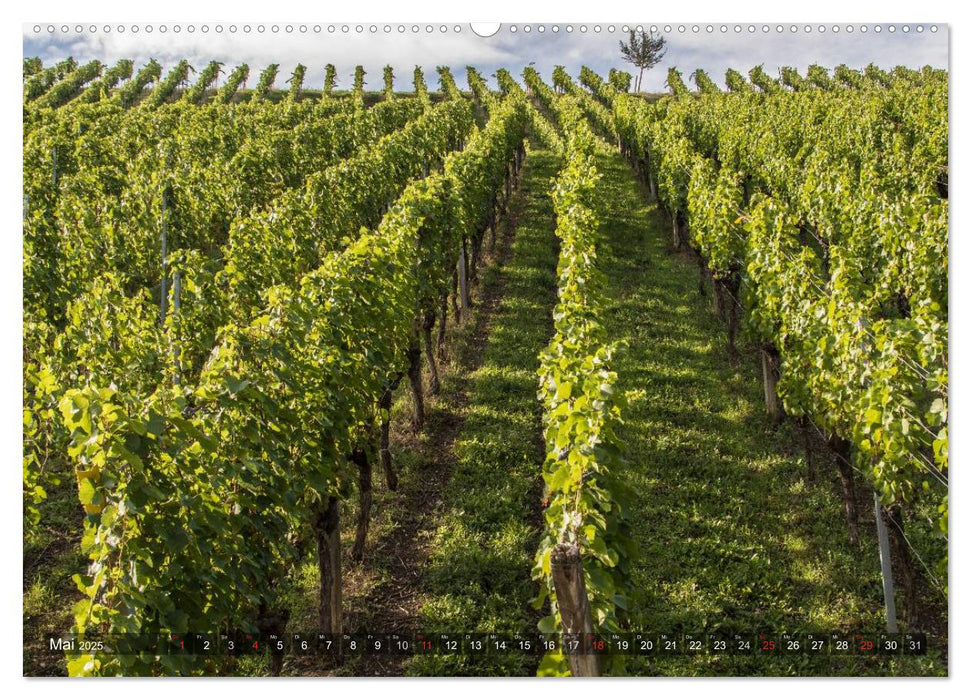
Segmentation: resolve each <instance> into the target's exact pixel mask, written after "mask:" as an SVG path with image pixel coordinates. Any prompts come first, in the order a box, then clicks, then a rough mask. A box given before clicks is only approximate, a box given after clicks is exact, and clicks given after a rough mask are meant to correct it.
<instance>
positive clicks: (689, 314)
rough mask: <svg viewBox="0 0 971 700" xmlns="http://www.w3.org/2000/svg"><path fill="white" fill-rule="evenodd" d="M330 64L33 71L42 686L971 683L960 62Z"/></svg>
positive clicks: (34, 647)
mask: <svg viewBox="0 0 971 700" xmlns="http://www.w3.org/2000/svg"><path fill="white" fill-rule="evenodd" d="M314 70H315V69H314V68H309V69H308V68H307V67H305V66H302V65H298V66H297V68H296V70H295V71H294V72H293V73H292V74H291V75H290V77H289V79H287V80H286V82H285V83H283V77H285V76H282V77H281V75H280V67H279V66H278V65H276V64H273V65H270V66H268V67H266V68H265V69H264V70H262V72H260V73H259V75H258V76H257V75H256V73H252V74H251V72H250V68H249V66H247V65H240V66H236V67H234V68H232V69H231V70H229V69H226V68H225V67H224V66H223V64H221V63H218V62H211V63H209V64H208V65H206V66H203V67H202V68H201V69H200V70H198V72H196V70H195V69H194V68H193V67H192V66H190V64H189V63H188V62H187V61H182V62H179V63H178V64H176V65H173V66H171V67H170V68H169V69H167V70H163V68H162V66H161V65H160V64H159V63H157V62H155V61H152V62H150V63H148V64H146V65H144V66H141V67H138V66H136V65H134V64H133V63H132V61H128V60H125V61H120V62H118V63H117V64H115V65H104V64H102V63H101V62H99V61H91V62H88V63H82V64H79V63H78V62H76V61H74V60H73V59H67V60H65V61H62V62H59V63H56V64H53V65H50V66H45V65H44V64H43V63H41V61H40V60H38V59H25V60H24V106H23V114H24V134H23V153H24V161H23V178H24V179H23V183H24V194H23V252H24V268H23V316H24V327H23V379H24V393H23V407H24V412H23V415H24V425H23V435H24V453H23V454H24V457H23V486H24V531H25V541H24V635H25V638H24V645H25V656H24V673H25V675H64V674H68V675H119V674H123V675H185V674H193V675H198V674H201V675H266V674H273V675H279V674H284V675H302V676H303V675H402V674H404V675H537V674H539V675H793V674H795V675H826V676H830V675H946V674H947V672H948V663H947V629H948V627H947V607H948V597H947V596H948V590H947V582H948V563H947V551H948V544H947V537H948V521H947V518H948V433H947V425H948V421H947V406H948V391H947V388H948V357H947V355H948V264H947V260H948V75H947V73H946V72H945V71H940V70H934V69H930V68H924V69H923V70H920V71H916V70H912V69H909V68H905V67H898V68H895V69H893V70H891V71H884V70H882V69H880V68H878V67H876V66H875V65H871V66H869V67H867V68H866V69H865V70H862V71H856V70H853V69H851V68H849V67H847V66H845V65H841V66H838V67H837V68H836V69H834V70H827V69H825V68H823V67H821V66H815V65H814V66H811V67H810V68H809V70H808V71H806V73H805V74H804V75H800V73H799V72H798V71H796V70H795V69H792V68H784V69H783V70H782V71H781V72H780V77H779V78H778V79H776V78H773V77H771V76H770V75H768V74H767V73H766V72H765V70H763V68H762V67H756V68H754V69H752V70H751V71H749V72H748V75H747V77H746V76H745V75H744V74H742V73H740V72H737V71H734V70H730V71H729V72H728V74H727V75H726V76H725V85H726V87H725V88H724V89H723V88H721V87H719V85H718V84H717V83H716V81H715V80H714V79H713V78H712V77H710V76H708V75H707V74H706V73H705V72H704V71H701V70H697V71H695V72H694V73H692V74H691V75H690V76H689V81H690V82H692V83H693V85H694V89H691V88H689V86H688V84H687V83H686V82H685V79H684V78H683V76H682V74H681V73H680V72H678V71H677V70H676V69H671V70H670V71H669V73H668V77H667V85H668V87H669V92H668V93H666V94H664V95H645V94H642V93H634V92H631V91H630V86H631V76H630V75H628V74H627V73H624V72H622V71H617V70H611V71H610V73H609V75H607V76H601V75H598V74H597V73H596V72H594V71H592V70H590V69H588V68H583V69H582V70H581V71H580V72H579V74H578V75H575V76H571V75H570V74H569V73H568V71H567V70H565V69H564V68H563V67H562V66H560V67H557V68H556V70H555V71H554V72H553V74H552V80H551V81H550V82H546V81H544V79H543V77H542V76H541V75H540V74H539V73H538V72H537V71H536V70H534V69H533V68H532V67H527V68H526V69H525V70H523V71H522V73H521V74H520V75H518V76H517V75H515V74H514V73H513V72H510V71H507V70H499V71H497V72H496V74H495V76H494V79H495V81H494V85H495V86H497V87H495V88H494V87H491V86H490V84H489V82H488V81H487V80H486V78H485V77H484V76H483V75H481V74H480V73H479V72H478V71H477V70H476V69H475V68H472V67H469V68H468V69H466V70H465V71H464V72H465V75H464V77H465V78H466V81H467V84H468V90H462V89H460V88H459V86H458V84H457V82H456V79H455V76H453V73H452V70H451V69H449V68H447V67H444V66H442V67H439V68H438V70H437V76H436V78H437V80H436V83H437V84H436V85H435V86H434V87H436V88H437V89H435V90H432V89H430V88H429V87H428V84H427V83H426V76H425V75H424V73H423V71H422V69H420V68H415V70H414V72H413V73H410V74H409V76H408V81H407V82H408V90H407V91H403V90H402V89H401V83H402V81H401V79H400V77H398V76H396V75H395V72H394V70H393V68H392V67H390V66H388V67H386V68H385V69H384V71H383V73H382V74H379V75H378V76H377V80H378V81H379V86H380V89H372V90H365V86H367V85H368V80H367V78H368V74H367V73H366V72H365V70H364V68H363V67H361V66H358V67H357V69H356V70H355V71H354V74H353V76H352V77H351V85H350V88H349V89H339V87H338V86H339V84H340V78H341V76H338V74H337V70H336V69H335V67H334V66H333V65H328V66H326V69H325V71H324V76H323V82H322V85H323V88H322V89H313V88H311V87H310V85H311V83H312V82H314V81H315V80H317V79H316V78H314V75H315V73H314ZM221 76H222V84H221V85H220V84H219V83H220V77H221ZM251 78H252V79H253V84H254V86H253V87H252V88H251V89H248V88H247V87H246V85H247V83H248V81H250V79H251ZM370 78H371V82H375V77H374V76H373V75H372V76H370ZM278 84H279V85H278ZM888 630H889V631H890V632H892V633H895V634H896V633H898V632H899V633H900V634H922V635H926V639H927V649H926V653H924V654H921V655H914V656H908V655H901V654H897V655H887V654H873V655H866V654H849V655H845V656H840V655H820V656H812V655H785V654H777V655H773V654H750V655H743V654H736V655H726V656H720V655H712V654H704V653H700V654H691V653H678V654H672V655H668V656H663V655H633V654H631V655H627V654H611V655H598V654H596V653H593V651H592V650H589V649H588V653H582V654H573V653H567V651H566V647H564V646H562V645H560V644H556V645H553V646H546V647H543V648H542V651H544V652H545V653H533V651H534V649H533V646H532V645H534V644H537V643H539V642H537V641H536V640H547V639H568V638H571V637H572V636H573V635H579V636H581V637H584V638H587V637H589V638H598V639H599V638H601V637H603V638H613V639H621V638H622V637H623V636H624V635H626V634H628V633H635V632H637V633H639V632H646V631H651V632H661V633H665V634H670V635H685V636H684V637H679V639H683V640H689V639H691V638H693V637H691V635H705V634H708V635H710V634H715V635H724V636H725V637H726V638H728V639H731V638H732V635H735V634H749V633H751V634H753V635H764V634H776V633H778V634H783V633H785V634H788V635H806V634H814V633H815V634H826V635H830V634H845V635H852V634H855V633H865V634H867V635H871V634H872V635H874V638H876V636H875V635H878V634H880V633H885V632H888ZM417 632H420V633H422V634H425V635H429V636H431V637H434V636H435V635H449V634H474V635H481V636H482V637H483V638H485V639H486V640H487V641H488V640H490V639H493V641H494V640H497V639H500V638H501V639H502V640H504V641H502V642H501V643H502V644H503V645H505V644H509V645H510V649H512V650H513V653H501V654H500V653H491V654H481V655H479V654H473V653H456V654H449V653H429V654H418V653H415V654H410V653H409V654H397V655H392V654H383V655H382V654H375V655H373V656H362V655H355V654H354V653H348V648H350V649H352V650H354V649H356V646H355V647H348V644H349V643H350V642H346V643H345V645H344V653H342V654H337V655H328V654H316V655H315V654H303V655H301V654H299V653H297V654H289V653H288V654H274V653H272V651H273V650H274V649H273V643H274V642H275V641H276V640H284V639H285V640H287V642H286V643H287V644H288V645H290V644H291V643H293V644H295V645H297V646H296V647H294V648H299V644H300V640H301V639H304V638H306V635H312V636H314V635H321V636H320V637H319V639H318V641H319V640H323V639H324V638H325V637H326V638H327V639H335V640H340V639H342V638H343V639H345V640H358V639H361V640H363V643H365V644H371V643H373V642H371V641H369V639H370V638H369V636H368V635H376V634H380V635H383V636H382V638H381V639H382V641H381V642H380V643H382V644H383V643H389V644H393V643H394V642H395V640H396V639H398V641H399V644H400V639H402V638H403V637H404V636H406V635H414V634H415V633H417ZM69 633H70V635H73V637H74V638H76V639H78V640H107V641H106V642H105V643H104V644H103V646H95V647H93V648H85V649H83V650H70V651H69V653H64V652H63V651H62V652H60V653H59V654H51V653H50V651H49V649H48V648H47V647H46V646H45V645H46V644H47V638H48V637H49V636H64V635H68V634H69ZM301 635H303V637H301ZM399 635H400V636H399ZM489 635H495V637H494V638H493V637H490V636H489ZM610 635H615V637H610ZM186 638H197V639H198V640H201V639H203V638H205V639H206V640H208V639H212V640H213V641H218V640H224V641H225V640H238V639H247V640H252V639H259V640H262V641H263V642H264V647H263V648H264V649H269V650H270V652H271V653H259V654H245V655H244V654H221V655H206V654H202V653H187V652H185V650H184V647H182V646H181V645H180V644H179V643H178V641H179V640H184V639H186ZM146 639H152V640H155V641H153V643H152V645H150V646H146V643H145V640H146ZM159 639H164V640H166V641H165V642H164V643H163V645H162V646H161V647H159V646H158V645H157V644H156V642H157V640H159ZM759 639H762V637H759ZM527 641H528V644H529V646H524V645H526V644H527ZM662 642H663V640H662ZM200 643H201V642H200ZM234 643H235V642H234ZM280 643H281V644H282V643H283V642H282V641H281V642H280ZM354 643H355V644H356V643H357V642H356V641H355V642H354ZM496 643H498V642H496ZM685 643H687V641H685ZM173 645H174V646H173ZM234 648H235V647H234ZM282 648H283V647H282V646H281V647H280V649H282ZM290 648H291V647H289V646H288V649H290ZM472 648H475V647H472ZM501 648H502V649H503V650H505V649H506V647H505V646H503V647H501ZM679 649H680V647H679ZM399 650H400V649H399ZM468 651H469V648H466V652H468ZM495 651H496V650H495V649H494V650H493V652H495ZM119 652H122V653H119Z"/></svg>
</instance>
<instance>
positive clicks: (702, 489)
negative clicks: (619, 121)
mask: <svg viewBox="0 0 971 700" xmlns="http://www.w3.org/2000/svg"><path fill="white" fill-rule="evenodd" d="M598 167H599V168H600V169H601V171H602V172H603V175H604V177H603V179H602V180H601V183H600V188H601V192H602V195H603V201H604V202H606V211H604V212H603V218H602V226H603V232H604V238H605V242H606V244H605V245H604V247H603V250H602V251H601V253H600V260H601V266H602V269H603V271H604V272H605V274H606V278H607V280H608V283H607V290H606V295H605V296H606V298H607V299H608V300H609V302H608V303H609V307H608V308H607V309H606V310H605V325H606V326H607V328H608V332H609V333H610V335H611V337H612V338H614V339H623V340H624V341H625V342H626V343H627V344H628V348H627V350H626V352H624V353H623V354H622V355H621V356H620V358H619V359H618V360H617V361H616V364H615V369H616V371H617V373H618V375H619V382H618V388H619V389H621V390H624V391H627V392H630V395H631V397H632V401H631V403H630V405H629V407H628V410H627V412H626V414H625V417H626V426H625V428H624V429H623V430H622V433H621V434H622V436H623V438H624V440H625V445H624V447H625V453H626V455H627V457H628V466H627V478H628V479H629V481H630V484H631V486H632V487H633V488H634V490H635V491H636V492H637V493H638V498H637V501H636V505H635V507H634V513H633V522H634V523H635V526H634V527H635V536H636V539H637V541H638V543H639V546H640V549H641V552H640V556H639V559H638V560H637V561H636V563H635V565H634V569H633V579H634V580H633V585H632V587H631V588H632V590H633V591H634V595H633V600H632V606H631V611H630V613H631V621H630V629H631V630H645V631H654V632H664V631H669V632H703V631H710V630H712V629H715V628H719V627H722V628H725V629H737V630H739V631H749V632H756V631H759V630H763V629H764V630H766V631H769V630H771V631H773V632H776V633H777V632H782V631H790V632H810V631H857V632H863V631H865V632H874V633H876V632H880V631H881V630H883V629H885V626H884V621H883V608H882V604H883V603H882V593H881V587H880V585H881V584H880V565H879V560H878V556H877V548H876V539H875V534H874V527H873V522H872V516H871V512H872V511H865V510H864V511H863V522H861V544H860V546H859V548H854V547H852V546H850V544H849V541H848V538H847V533H846V526H845V520H844V518H843V515H842V510H841V502H840V498H839V495H838V491H837V485H836V479H835V475H836V470H835V467H833V466H832V465H830V464H828V463H824V464H822V465H820V468H821V471H822V472H823V473H824V477H823V478H821V479H819V482H820V483H807V481H808V480H807V479H806V473H807V468H806V464H805V460H804V457H803V454H802V451H801V448H800V445H801V443H800V440H799V436H798V433H797V431H796V430H795V429H794V427H793V426H792V425H791V423H788V422H787V423H783V424H782V425H780V426H774V425H772V424H771V422H770V421H769V420H768V418H767V416H766V414H765V409H764V402H763V398H762V386H761V379H760V378H761V375H760V370H759V366H758V364H757V359H756V355H755V353H754V351H753V350H752V349H751V348H748V349H747V351H746V349H744V348H743V352H742V358H741V359H740V360H738V361H736V362H733V361H732V360H731V359H730V358H729V354H728V350H727V342H726V332H725V327H724V324H723V323H722V321H721V320H720V319H718V318H717V317H716V316H715V315H714V314H713V313H712V312H711V311H710V300H706V299H703V298H702V297H701V296H700V295H699V293H698V282H697V280H698V273H697V268H696V267H695V266H694V265H693V264H691V263H689V262H687V261H686V260H684V259H683V258H681V257H679V256H676V255H675V254H673V253H672V252H671V251H670V250H668V245H669V244H668V241H669V235H668V228H667V226H666V219H663V218H662V217H661V215H660V213H659V212H658V211H657V210H656V207H655V206H654V205H653V204H647V203H646V202H647V197H646V195H645V193H644V191H643V189H642V188H640V187H639V185H638V184H637V183H636V181H635V180H634V178H633V175H632V174H631V172H630V170H629V168H628V167H627V165H626V164H625V163H624V162H623V161H622V159H621V158H620V156H618V155H612V156H609V157H601V158H599V159H598ZM868 516H871V517H868ZM628 670H629V672H630V673H632V674H659V675H715V674H718V675H792V674H803V675H846V674H870V673H872V674H885V673H886V674H902V675H924V674H945V673H946V666H945V665H943V664H942V663H941V659H940V658H939V655H938V654H937V653H935V652H934V651H933V650H932V651H931V654H930V655H929V656H928V657H926V658H917V657H909V658H904V659H898V660H893V661H886V660H882V659H872V660H866V659H853V658H846V657H824V658H810V657H806V656H794V657H781V656H780V657H773V658H764V657H754V656H750V657H725V656H720V657H714V656H699V657H691V656H680V657H672V658H670V660H658V661H648V660H645V659H644V658H643V657H635V658H632V659H631V661H630V663H629V664H628Z"/></svg>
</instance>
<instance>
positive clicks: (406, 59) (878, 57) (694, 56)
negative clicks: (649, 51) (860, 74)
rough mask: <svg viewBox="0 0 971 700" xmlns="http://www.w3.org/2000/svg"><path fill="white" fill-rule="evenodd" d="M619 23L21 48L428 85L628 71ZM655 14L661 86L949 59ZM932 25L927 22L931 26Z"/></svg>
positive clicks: (802, 30)
mask: <svg viewBox="0 0 971 700" xmlns="http://www.w3.org/2000/svg"><path fill="white" fill-rule="evenodd" d="M106 26H107V27H108V29H109V31H107V32H106V31H105V27H106ZM554 26H555V27H556V28H557V31H554ZM625 26H629V27H632V28H633V27H637V26H642V27H644V28H645V29H650V28H651V25H646V24H640V25H638V24H637V23H632V24H629V25H625V24H624V23H613V24H610V23H603V24H596V23H586V24H569V25H567V24H558V25H554V24H549V23H548V24H542V25H541V24H516V25H512V24H504V25H501V27H500V28H499V30H498V31H497V32H496V33H495V34H494V35H492V36H489V37H483V36H479V35H477V34H476V33H475V32H474V31H473V30H472V28H471V25H469V24H461V25H457V24H448V25H441V24H435V25H428V24H421V25H411V24H409V25H399V24H390V25H386V24H372V23H364V24H336V25H331V24H300V23H292V24H284V23H280V24H269V23H267V24H257V23H252V24H245V23H239V24H232V23H225V22H223V23H209V24H202V23H195V24H191V25H190V24H181V25H176V24H172V23H151V24H147V23H141V24H124V25H119V24H111V25H105V24H98V25H96V26H93V25H89V24H86V25H84V26H80V25H47V24H40V25H38V24H25V25H24V26H23V50H24V56H25V57H26V56H40V57H41V59H43V61H44V63H45V64H47V63H48V62H54V61H57V60H59V59H62V58H65V57H67V56H73V57H74V58H75V59H77V60H78V61H79V62H84V61H87V60H92V59H99V60H101V61H102V62H105V63H113V62H115V61H117V60H118V59H121V58H130V59H132V60H134V61H135V63H136V65H141V64H144V63H146V62H147V61H148V60H149V59H150V58H155V59H157V60H158V61H160V62H161V63H162V65H163V66H164V67H166V68H168V67H171V66H174V65H175V64H176V63H177V62H178V61H179V60H181V59H188V60H189V62H190V63H191V64H192V65H193V66H194V67H195V68H197V69H200V68H202V67H203V66H205V65H206V63H208V62H209V61H212V60H216V61H222V62H224V63H225V64H226V71H225V74H224V75H228V74H229V72H230V70H231V69H232V67H233V66H235V65H237V64H239V63H248V64H249V66H250V75H251V76H253V77H251V79H250V80H251V82H253V81H254V80H255V76H256V75H258V73H259V71H260V70H262V68H263V67H264V66H266V65H268V64H270V63H279V64H280V67H281V72H280V76H281V77H280V78H278V83H279V84H282V82H283V81H284V80H285V79H286V78H285V77H283V76H286V75H288V74H289V73H290V72H292V70H293V68H294V67H295V66H296V64H297V63H303V64H304V65H306V66H307V67H308V74H307V78H306V80H305V82H304V85H305V87H307V88H310V89H314V88H319V87H320V86H321V85H322V84H323V74H324V65H325V64H327V63H333V64H334V65H335V66H336V67H337V69H338V87H339V88H340V87H347V86H348V85H349V84H350V82H351V76H352V74H353V70H354V66H356V65H359V64H360V65H363V66H364V67H365V70H366V71H367V73H368V78H367V79H366V80H367V84H368V86H369V88H370V89H378V88H379V87H380V85H381V69H382V67H383V66H385V65H388V64H390V65H392V66H394V68H395V73H396V75H397V76H398V77H397V78H396V85H397V86H398V87H399V88H400V89H408V88H409V86H410V82H411V72H412V69H413V68H414V67H415V65H421V66H422V67H423V68H424V70H425V77H426V80H427V81H428V83H429V85H430V86H433V85H434V84H435V83H436V82H437V81H436V74H435V67H436V66H438V65H449V66H451V67H452V68H453V73H454V75H455V78H456V81H457V82H458V83H459V85H460V86H463V85H464V84H465V70H464V68H465V66H466V65H474V66H476V67H477V68H478V69H479V70H480V72H481V73H482V74H483V76H485V77H486V78H487V79H488V80H489V82H490V83H491V84H493V85H494V79H492V78H491V76H492V74H493V73H494V72H495V70H496V69H497V68H500V67H505V68H509V69H510V70H511V71H512V72H513V74H514V75H516V76H517V77H519V75H520V73H521V70H522V68H523V67H524V66H526V65H528V64H530V63H532V64H534V66H535V68H536V69H537V70H538V71H540V73H541V74H542V75H543V76H544V77H546V78H547V79H548V78H549V76H550V73H551V72H552V69H553V66H555V65H558V64H560V65H564V66H566V68H567V69H568V71H569V72H570V73H571V74H572V75H574V76H575V75H577V74H578V73H579V70H580V66H582V65H586V66H589V67H590V68H592V69H594V70H595V71H597V72H598V73H601V74H605V73H606V72H607V71H608V69H610V68H623V69H626V70H629V71H630V72H635V70H636V69H633V67H632V66H631V65H630V64H627V63H624V62H623V60H622V59H621V55H620V51H619V48H618V41H619V40H620V39H622V38H626V33H625V32H624V27H625ZM654 26H656V28H657V30H658V32H659V33H661V34H662V35H664V36H665V38H666V40H667V44H668V45H667V53H666V55H665V56H664V58H663V59H662V61H661V63H660V64H659V65H658V66H657V67H655V68H654V69H653V70H651V71H649V72H647V73H645V75H644V82H643V89H644V90H647V91H662V90H664V89H665V87H664V82H665V78H666V75H667V69H668V68H669V67H671V66H676V67H677V68H679V69H680V70H681V72H682V74H683V75H684V77H685V79H687V77H688V75H689V74H690V73H691V72H692V71H693V70H695V69H696V68H702V69H704V70H705V71H707V72H708V74H709V75H710V76H711V77H712V79H714V80H715V82H717V83H719V84H721V85H724V75H725V71H726V70H727V69H728V68H734V69H736V70H739V71H741V72H743V73H747V72H748V70H749V69H750V68H752V67H753V66H755V65H760V64H762V65H763V67H764V68H765V70H766V72H767V73H769V75H772V76H778V74H779V68H780V67H781V66H793V67H795V68H797V69H798V70H799V72H800V73H803V74H804V73H805V70H806V68H807V67H808V66H809V65H810V64H812V63H819V64H821V65H823V66H826V67H830V68H831V67H834V66H836V65H838V64H840V63H846V64H847V65H849V66H850V67H851V68H862V67H864V66H866V65H867V64H868V63H871V62H873V63H876V64H877V65H879V66H881V67H884V68H891V67H893V66H895V65H900V64H902V65H906V66H910V67H914V68H919V67H921V66H924V65H931V66H934V67H936V68H947V67H948V57H949V50H948V49H949V46H948V27H947V25H930V24H923V25H916V24H909V25H903V24H896V25H888V24H883V25H874V24H868V25H860V24H852V25H848V24H839V25H833V24H826V25H819V24H813V25H811V26H810V25H805V24H799V25H791V24H786V25H778V24H754V25H750V24H743V25H735V24H727V25H722V24H675V25H654ZM864 26H865V27H866V31H864V30H863V27H864ZM905 26H906V28H907V31H905V30H904V27H905ZM932 26H933V27H934V28H935V29H936V31H931V27H932ZM190 27H191V31H190ZM260 27H262V28H263V31H262V32H260V31H259V28H260ZM274 27H276V30H277V31H275V32H274V31H273V29H274ZM288 27H289V29H290V31H289V32H288V31H287V29H288ZM527 27H528V30H527ZM540 27H542V28H543V29H542V31H541V30H540ZM709 27H710V30H709ZM877 27H879V30H878V29H877ZM891 27H893V31H891V29H890V28H891ZM918 27H919V28H920V31H918ZM177 28H178V29H177ZM443 28H444V29H445V31H442V29H443ZM582 28H585V29H586V31H582ZM611 28H613V31H610V30H611ZM723 28H724V29H723ZM65 29H66V31H64V30H65ZM79 29H80V31H78V30H79ZM92 29H93V30H94V31H92ZM246 29H248V30H249V31H246ZM345 29H346V31H345ZM416 29H417V31H415V30H416ZM456 29H458V31H456ZM598 29H599V31H597V30H598ZM780 29H781V31H780ZM821 29H822V31H821ZM834 29H837V31H834ZM51 30H53V31H51ZM163 30H164V31H163ZM793 30H794V31H793ZM807 30H808V31H807Z"/></svg>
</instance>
